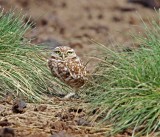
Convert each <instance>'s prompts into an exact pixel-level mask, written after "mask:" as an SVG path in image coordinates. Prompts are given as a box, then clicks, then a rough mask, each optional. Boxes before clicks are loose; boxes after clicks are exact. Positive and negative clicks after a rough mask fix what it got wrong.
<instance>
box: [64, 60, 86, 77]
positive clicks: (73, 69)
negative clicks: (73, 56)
mask: <svg viewBox="0 0 160 137" xmlns="http://www.w3.org/2000/svg"><path fill="white" fill-rule="evenodd" d="M66 67H67V68H68V71H69V73H70V75H71V76H72V77H73V78H74V79H80V78H83V77H85V76H86V70H85V67H84V66H83V65H82V64H81V62H80V61H68V62H66Z"/></svg>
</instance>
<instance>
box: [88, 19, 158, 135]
mask: <svg viewBox="0 0 160 137" xmlns="http://www.w3.org/2000/svg"><path fill="white" fill-rule="evenodd" d="M144 31H145V32H144V34H143V35H141V34H139V36H134V38H135V40H136V42H139V44H140V48H139V49H138V50H135V51H132V52H115V51H112V50H110V49H108V48H106V47H104V46H103V45H101V46H103V47H104V48H103V50H105V56H107V57H106V59H105V60H103V62H102V63H101V64H100V66H99V68H98V71H97V72H99V74H98V76H95V80H94V85H93V87H90V88H88V91H89V93H90V94H89V95H90V97H88V98H89V99H90V101H91V103H92V109H95V110H97V108H98V110H97V112H96V116H95V119H96V120H99V119H101V120H100V123H101V122H103V124H106V125H111V126H112V127H113V130H112V133H113V134H114V133H120V132H124V131H128V132H130V131H131V134H132V136H140V135H149V134H152V133H155V134H156V135H157V136H158V135H160V133H158V132H159V130H160V25H159V23H156V21H153V22H152V24H150V26H147V25H146V24H144ZM98 45H100V44H98Z"/></svg>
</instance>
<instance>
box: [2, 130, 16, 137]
mask: <svg viewBox="0 0 160 137" xmlns="http://www.w3.org/2000/svg"><path fill="white" fill-rule="evenodd" d="M0 137H15V133H14V130H13V129H11V128H3V129H1V130H0Z"/></svg>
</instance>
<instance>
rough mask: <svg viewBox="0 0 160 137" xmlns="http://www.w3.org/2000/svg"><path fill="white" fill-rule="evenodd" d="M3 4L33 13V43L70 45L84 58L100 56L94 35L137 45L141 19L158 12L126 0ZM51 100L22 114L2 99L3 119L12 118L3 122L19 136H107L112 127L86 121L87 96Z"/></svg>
mask: <svg viewBox="0 0 160 137" xmlns="http://www.w3.org/2000/svg"><path fill="white" fill-rule="evenodd" d="M0 5H1V7H2V8H3V7H4V8H5V10H8V9H9V8H11V7H12V8H16V9H17V10H18V11H19V10H20V9H22V12H24V13H26V14H27V17H26V19H25V21H27V20H28V19H29V17H30V16H31V21H32V22H33V23H35V25H33V28H32V29H33V30H32V31H30V32H28V33H27V35H26V36H27V37H29V38H31V41H32V42H33V43H36V44H37V43H38V44H40V43H41V44H42V43H45V44H46V43H47V44H48V47H49V48H53V47H55V46H57V45H58V44H59V43H62V44H64V45H69V46H71V47H72V48H74V49H75V50H76V51H77V53H78V55H79V56H81V57H82V59H83V60H84V62H85V61H87V60H90V57H91V56H98V54H100V52H99V51H97V47H96V46H95V44H94V43H92V42H91V39H94V40H96V41H98V42H100V43H102V44H104V45H106V46H112V47H115V48H117V46H116V45H117V43H123V47H122V48H127V47H129V48H133V43H132V39H131V37H130V35H129V33H130V31H132V30H134V29H135V28H136V30H140V27H139V26H140V25H142V21H141V18H142V19H143V20H144V21H145V22H147V21H148V18H149V17H152V16H155V14H156V13H155V12H154V10H152V9H149V8H146V7H144V6H142V5H139V4H133V3H128V2H127V1H126V0H101V1H98V0H97V1H96V0H94V1H93V0H80V1H77V0H0ZM140 16H141V17H140ZM92 63H93V62H92V61H91V63H90V65H89V67H91V68H92V67H93V66H94V65H92ZM94 64H95V63H94ZM48 100H52V102H53V104H49V103H48V102H46V103H45V104H31V103H27V108H25V112H24V113H22V114H21V113H20V114H19V113H13V112H12V105H13V104H12V103H8V102H3V103H1V104H0V122H1V121H2V123H3V122H4V121H5V122H6V120H7V122H8V124H6V123H5V124H6V125H5V126H4V125H3V126H2V125H1V124H0V126H1V127H6V126H7V127H11V128H13V129H14V130H15V132H16V136H17V137H50V136H51V134H54V133H57V134H55V135H52V137H72V136H73V137H101V136H102V137H103V136H104V133H105V132H107V131H108V130H110V128H108V127H103V128H100V129H97V128H96V127H94V125H95V123H90V121H87V120H86V118H87V113H86V106H87V104H86V103H84V102H83V101H81V100H69V101H61V100H59V99H57V98H51V99H50V98H49V99H48ZM75 106H78V108H77V107H76V108H75ZM79 110H80V111H79ZM120 136H121V137H122V136H124V137H125V136H126V137H127V135H119V137H120Z"/></svg>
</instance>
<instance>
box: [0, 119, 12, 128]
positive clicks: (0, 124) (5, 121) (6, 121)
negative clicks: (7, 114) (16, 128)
mask: <svg viewBox="0 0 160 137" xmlns="http://www.w3.org/2000/svg"><path fill="white" fill-rule="evenodd" d="M10 125H11V123H9V122H8V120H7V119H4V120H2V121H0V126H1V127H4V126H10Z"/></svg>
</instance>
